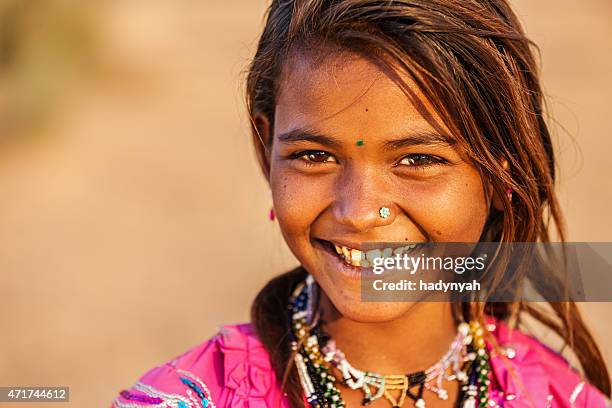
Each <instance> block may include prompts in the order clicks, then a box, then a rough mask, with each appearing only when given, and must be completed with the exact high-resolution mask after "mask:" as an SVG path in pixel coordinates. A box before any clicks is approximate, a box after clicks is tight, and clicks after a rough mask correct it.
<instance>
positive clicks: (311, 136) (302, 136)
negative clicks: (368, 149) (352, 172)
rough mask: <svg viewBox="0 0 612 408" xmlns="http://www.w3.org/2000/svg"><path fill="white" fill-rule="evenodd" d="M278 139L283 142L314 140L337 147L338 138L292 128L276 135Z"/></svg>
mask: <svg viewBox="0 0 612 408" xmlns="http://www.w3.org/2000/svg"><path fill="white" fill-rule="evenodd" d="M278 140H279V141H281V142H283V143H289V144H291V143H299V142H314V143H318V144H320V145H323V146H327V147H334V148H339V147H340V146H341V145H342V143H341V142H340V140H338V139H336V138H333V137H331V136H327V135H322V134H319V133H314V132H311V131H308V130H304V129H294V130H290V131H289V132H285V133H281V134H280V135H278Z"/></svg>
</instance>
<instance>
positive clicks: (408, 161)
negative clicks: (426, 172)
mask: <svg viewBox="0 0 612 408" xmlns="http://www.w3.org/2000/svg"><path fill="white" fill-rule="evenodd" d="M442 161H443V160H442V159H440V158H438V157H435V156H431V155H429V154H409V155H408V156H405V157H404V158H403V159H402V160H400V162H399V163H398V164H399V165H404V166H409V167H426V166H430V165H433V164H440V163H442Z"/></svg>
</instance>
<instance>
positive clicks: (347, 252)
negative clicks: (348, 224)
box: [342, 246, 351, 260]
mask: <svg viewBox="0 0 612 408" xmlns="http://www.w3.org/2000/svg"><path fill="white" fill-rule="evenodd" d="M342 255H344V258H345V259H346V260H350V259H351V250H350V248H347V247H345V246H343V247H342Z"/></svg>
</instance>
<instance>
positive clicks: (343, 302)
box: [322, 286, 415, 323]
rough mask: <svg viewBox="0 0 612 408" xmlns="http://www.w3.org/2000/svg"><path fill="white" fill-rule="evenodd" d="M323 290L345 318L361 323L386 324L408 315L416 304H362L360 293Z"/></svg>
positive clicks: (335, 289)
mask: <svg viewBox="0 0 612 408" xmlns="http://www.w3.org/2000/svg"><path fill="white" fill-rule="evenodd" d="M322 288H323V290H324V291H325V293H326V294H327V296H328V298H329V299H330V301H331V302H332V304H333V305H334V307H335V308H336V310H337V311H338V313H340V314H341V315H342V316H343V317H345V318H347V319H350V320H353V321H356V322H360V323H384V322H389V321H393V320H396V319H398V318H400V317H402V316H403V315H404V314H406V313H407V312H408V311H409V310H410V309H411V308H412V306H414V304H415V303H414V302H362V301H361V296H360V293H355V292H349V293H346V292H343V291H342V290H340V291H338V290H337V288H334V289H332V290H329V291H328V290H326V289H325V287H323V286H322Z"/></svg>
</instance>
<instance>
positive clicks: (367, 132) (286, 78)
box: [275, 52, 448, 138]
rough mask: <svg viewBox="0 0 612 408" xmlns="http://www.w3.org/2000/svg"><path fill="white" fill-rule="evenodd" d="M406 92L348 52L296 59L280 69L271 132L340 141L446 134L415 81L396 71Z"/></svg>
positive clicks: (304, 56)
mask: <svg viewBox="0 0 612 408" xmlns="http://www.w3.org/2000/svg"><path fill="white" fill-rule="evenodd" d="M396 75H397V77H398V78H399V79H400V80H401V81H402V83H403V84H404V87H403V88H402V86H400V84H398V83H397V82H396V81H394V80H393V79H392V78H390V76H389V75H388V74H387V72H386V71H384V70H383V69H382V68H381V67H379V66H377V65H376V64H374V63H373V62H371V61H369V60H368V59H366V58H363V57H361V56H359V55H357V54H353V53H349V52H341V53H335V54H333V55H329V56H327V57H326V58H324V59H317V60H315V59H313V58H309V57H308V56H307V55H305V54H297V55H294V56H293V57H292V58H290V60H289V61H288V63H287V65H286V66H285V68H284V71H283V75H282V80H281V83H280V87H279V93H278V97H277V104H276V112H275V133H277V134H278V133H280V132H283V131H287V130H291V129H293V128H296V127H301V128H309V129H315V130H319V131H325V132H326V133H328V134H331V135H334V136H337V137H343V136H346V135H354V136H356V135H359V136H368V137H370V138H374V137H390V136H391V137H392V136H402V135H406V134H407V133H410V132H419V131H437V132H438V133H440V132H444V133H448V131H447V129H446V127H445V126H444V125H443V123H442V121H441V120H440V118H439V116H438V115H437V114H436V113H435V111H434V109H433V107H432V105H431V103H430V102H429V101H428V100H427V99H426V98H425V97H424V96H423V94H422V92H421V91H420V90H419V89H418V87H417V86H416V84H415V83H414V81H412V80H411V79H410V78H409V77H408V76H407V75H406V74H403V73H400V72H397V71H396Z"/></svg>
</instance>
